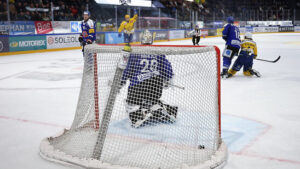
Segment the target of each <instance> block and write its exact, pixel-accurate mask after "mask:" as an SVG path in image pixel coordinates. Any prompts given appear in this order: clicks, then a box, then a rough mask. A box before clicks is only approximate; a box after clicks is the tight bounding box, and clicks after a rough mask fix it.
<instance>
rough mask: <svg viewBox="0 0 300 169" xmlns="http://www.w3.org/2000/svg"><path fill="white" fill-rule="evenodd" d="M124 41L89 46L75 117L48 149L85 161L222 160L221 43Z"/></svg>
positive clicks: (163, 164)
mask: <svg viewBox="0 0 300 169" xmlns="http://www.w3.org/2000/svg"><path fill="white" fill-rule="evenodd" d="M122 49H123V47H121V46H101V45H88V46H86V48H85V55H84V70H83V78H82V84H81V90H80V96H79V100H78V105H77V110H76V114H75V118H74V121H73V124H72V126H71V127H70V129H68V130H67V129H66V130H64V132H62V133H60V134H59V135H57V136H54V137H49V138H46V139H44V140H43V141H42V143H41V146H40V154H41V155H42V157H44V158H46V159H49V160H52V161H57V162H63V163H68V164H72V165H78V166H81V167H86V168H156V169H158V168H160V169H175V168H193V167H197V168H218V167H219V168H221V167H223V165H224V164H225V162H226V158H227V149H226V146H225V144H224V143H223V142H222V140H221V138H220V107H219V106H220V100H219V99H220V97H219V96H220V95H219V92H220V89H219V82H220V79H219V75H218V74H219V51H218V49H217V48H216V47H213V46H209V47H187V46H133V47H132V51H131V52H130V53H124V52H122ZM125 55H126V56H125ZM124 58H125V62H124Z"/></svg>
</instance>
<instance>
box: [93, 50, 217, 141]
mask: <svg viewBox="0 0 300 169" xmlns="http://www.w3.org/2000/svg"><path fill="white" fill-rule="evenodd" d="M98 45H99V46H123V45H121V44H98ZM131 46H138V47H139V46H151V47H186V48H189V47H190V48H199V47H208V46H206V45H198V46H194V45H139V44H134V45H131ZM213 47H214V49H215V51H216V57H217V66H218V69H217V77H218V89H217V90H218V112H219V115H218V116H219V119H218V120H219V135H220V137H221V136H222V132H221V70H220V69H221V51H220V49H219V48H218V47H217V46H213ZM93 57H94V60H95V62H94V64H97V54H96V53H94V54H93ZM96 77H98V70H97V66H96V65H94V84H95V85H94V88H95V94H94V100H95V117H96V119H95V120H96V125H95V128H96V129H98V128H99V106H98V105H99V104H98V99H99V98H98V79H97V78H96ZM97 117H98V119H97Z"/></svg>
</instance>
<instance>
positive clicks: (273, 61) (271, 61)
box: [256, 56, 280, 63]
mask: <svg viewBox="0 0 300 169" xmlns="http://www.w3.org/2000/svg"><path fill="white" fill-rule="evenodd" d="M279 59H280V56H278V58H277V59H275V60H265V59H256V60H260V61H264V62H269V63H276V62H277V61H278V60H279Z"/></svg>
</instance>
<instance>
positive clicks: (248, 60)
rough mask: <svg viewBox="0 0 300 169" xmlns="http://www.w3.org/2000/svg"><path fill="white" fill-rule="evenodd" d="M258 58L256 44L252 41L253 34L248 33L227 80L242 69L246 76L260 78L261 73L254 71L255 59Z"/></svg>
mask: <svg viewBox="0 0 300 169" xmlns="http://www.w3.org/2000/svg"><path fill="white" fill-rule="evenodd" d="M256 57H257V46H256V43H255V42H254V41H253V39H252V33H250V32H247V33H246V34H245V39H244V40H243V41H242V43H241V51H240V54H239V56H238V58H237V59H236V61H235V62H234V64H233V66H232V68H231V69H230V70H229V71H228V75H227V78H229V77H232V76H234V75H235V74H236V72H238V71H239V70H240V69H241V68H242V67H244V68H243V71H244V75H245V76H253V75H255V76H257V77H260V76H261V75H260V73H259V72H258V71H256V70H254V69H252V66H253V59H256Z"/></svg>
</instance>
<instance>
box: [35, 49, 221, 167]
mask: <svg viewBox="0 0 300 169" xmlns="http://www.w3.org/2000/svg"><path fill="white" fill-rule="evenodd" d="M99 46H107V47H109V46H118V47H120V46H123V45H119V44H118V45H108V44H101V45H99ZM132 46H134V47H135V46H136V47H146V46H150V47H173V48H174V47H180V48H201V47H212V46H204V45H201V46H193V45H132ZM213 47H214V50H215V52H216V57H217V58H216V61H217V64H216V65H217V92H218V94H217V97H218V98H217V99H218V125H219V126H218V134H219V140H218V142H219V148H218V150H220V151H216V154H215V155H213V156H212V157H211V159H212V160H209V161H205V162H204V163H202V164H201V165H200V166H199V165H197V166H194V167H189V169H190V168H192V169H193V168H195V169H196V168H197V169H208V168H211V166H214V164H213V163H212V161H214V160H213V159H215V158H216V159H218V160H216V161H222V163H221V164H220V163H219V164H218V165H217V166H215V167H213V168H215V169H219V168H223V167H224V165H225V164H226V159H227V147H226V145H225V144H224V143H223V141H222V139H221V78H220V65H221V59H220V57H221V56H220V49H219V48H218V47H217V46H213ZM92 56H93V59H94V70H93V71H94V73H93V76H94V77H93V80H94V86H93V87H94V94H93V95H94V106H95V107H94V109H95V112H94V113H95V118H96V119H94V120H95V121H94V128H95V129H96V130H97V129H99V127H100V126H99V125H100V119H99V117H100V115H99V94H98V66H97V53H92ZM66 132H68V130H67V129H65V130H64V131H63V132H60V133H59V134H58V135H57V136H54V137H49V138H46V139H44V140H43V141H42V143H41V146H40V147H41V151H40V155H41V156H42V157H43V158H45V159H47V160H49V161H53V162H57V163H61V164H65V165H72V166H80V167H87V166H86V164H92V165H91V166H89V168H98V166H99V164H98V160H96V159H94V160H93V159H83V160H82V159H79V158H78V159H71V157H70V158H67V159H66V157H67V156H68V155H66V154H62V153H63V152H57V151H56V150H54V148H52V149H51V148H49V147H51V145H50V143H49V139H54V138H55V137H58V136H61V135H63V134H64V133H66ZM45 147H46V148H45ZM47 148H48V150H45V149H47ZM45 151H50V152H53V154H54V155H53V156H52V157H49V156H47V155H45V154H44V153H43V152H45ZM220 154H221V155H220ZM224 154H225V155H224ZM59 155H64V156H66V157H65V158H64V160H63V161H62V160H59V158H57V156H59ZM218 156H221V157H224V158H225V160H220V159H219V158H218ZM225 156H226V157H225ZM72 158H74V157H73V156H72ZM224 158H222V159H224ZM78 161H80V162H82V164H78ZM96 161H97V162H96ZM100 167H101V168H109V169H110V168H111V169H119V168H120V169H121V168H124V166H116V165H111V164H106V163H101V166H100Z"/></svg>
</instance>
